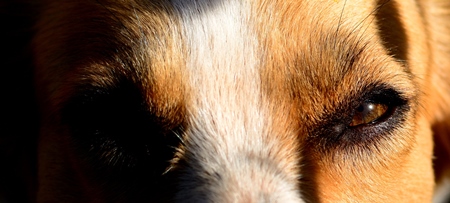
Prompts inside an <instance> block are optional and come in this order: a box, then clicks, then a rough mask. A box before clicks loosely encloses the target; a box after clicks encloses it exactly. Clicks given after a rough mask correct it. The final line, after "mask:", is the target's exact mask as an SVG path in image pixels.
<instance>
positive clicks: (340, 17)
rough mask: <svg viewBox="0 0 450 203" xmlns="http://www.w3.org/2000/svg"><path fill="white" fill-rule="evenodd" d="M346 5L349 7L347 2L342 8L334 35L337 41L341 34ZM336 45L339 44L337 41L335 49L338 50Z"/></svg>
mask: <svg viewBox="0 0 450 203" xmlns="http://www.w3.org/2000/svg"><path fill="white" fill-rule="evenodd" d="M346 5H347V0H345V1H344V5H343V6H342V10H341V15H340V16H339V21H338V25H337V28H336V31H335V33H334V39H336V38H337V36H338V34H339V29H340V28H341V24H342V16H343V15H344V10H345V6H346ZM336 43H337V41H336V40H335V41H334V48H336Z"/></svg>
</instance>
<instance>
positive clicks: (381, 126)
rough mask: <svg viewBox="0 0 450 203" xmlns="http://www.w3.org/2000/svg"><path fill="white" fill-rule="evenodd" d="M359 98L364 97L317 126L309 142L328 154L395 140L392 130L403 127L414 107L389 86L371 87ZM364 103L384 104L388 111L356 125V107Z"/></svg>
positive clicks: (370, 146)
mask: <svg viewBox="0 0 450 203" xmlns="http://www.w3.org/2000/svg"><path fill="white" fill-rule="evenodd" d="M357 98H360V99H357V100H355V102H352V103H351V104H349V105H347V107H345V108H342V110H339V111H338V112H336V113H334V114H333V115H328V116H327V117H326V119H324V120H325V122H323V123H322V124H319V127H316V128H315V129H318V130H316V131H313V132H312V133H311V135H310V136H308V140H309V141H308V143H310V144H311V145H316V147H315V148H317V147H318V148H319V149H318V150H319V151H322V152H324V153H327V154H329V153H332V152H333V151H335V150H340V151H342V150H343V151H348V150H349V149H352V150H354V149H362V150H368V149H371V148H373V146H374V145H375V144H377V143H380V142H382V141H383V140H387V139H391V138H390V135H391V134H392V131H393V130H395V129H397V128H399V126H401V124H402V123H403V122H404V120H405V114H406V113H407V112H408V111H409V109H410V106H409V103H408V100H407V99H405V98H404V97H402V96H401V94H400V93H399V92H398V91H396V90H394V89H393V88H389V87H385V86H378V87H374V88H369V91H367V92H366V93H364V94H360V96H359V97H357ZM364 104H380V105H384V106H385V107H383V108H385V111H384V113H383V114H382V115H380V116H379V117H376V118H375V119H373V120H370V121H369V122H366V123H357V125H353V126H352V123H353V122H354V121H353V119H354V117H355V114H357V110H356V109H357V108H359V107H360V106H361V105H364ZM317 143H319V145H317Z"/></svg>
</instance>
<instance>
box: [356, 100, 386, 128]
mask: <svg viewBox="0 0 450 203" xmlns="http://www.w3.org/2000/svg"><path fill="white" fill-rule="evenodd" d="M387 110H388V106H387V105H385V104H377V103H371V102H365V103H363V104H361V105H359V106H358V107H357V108H356V111H355V113H354V115H353V118H352V121H351V123H350V126H352V127H353V126H359V125H365V124H371V123H373V122H375V121H377V120H378V119H380V118H382V117H383V115H385V114H386V112H387Z"/></svg>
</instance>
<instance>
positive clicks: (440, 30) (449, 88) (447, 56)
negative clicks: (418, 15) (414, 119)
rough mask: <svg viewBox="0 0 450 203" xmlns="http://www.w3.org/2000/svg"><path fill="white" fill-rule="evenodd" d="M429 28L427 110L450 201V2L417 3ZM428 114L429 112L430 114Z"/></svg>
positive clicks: (438, 180) (437, 166)
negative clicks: (429, 57) (449, 188)
mask: <svg viewBox="0 0 450 203" xmlns="http://www.w3.org/2000/svg"><path fill="white" fill-rule="evenodd" d="M418 3H419V6H420V7H421V9H422V11H421V12H422V14H423V17H424V20H425V23H426V25H427V31H428V34H429V36H428V37H429V49H430V50H429V51H430V56H431V62H430V65H429V68H430V70H429V72H428V73H429V75H428V77H429V78H428V83H429V84H430V87H429V89H428V90H429V92H427V91H428V90H426V91H425V92H424V94H425V96H428V97H429V99H430V100H429V103H428V104H430V105H429V106H428V107H430V108H429V109H433V110H432V111H429V112H431V114H432V115H431V116H432V117H433V118H432V119H431V120H432V121H434V122H433V123H432V130H433V133H434V143H435V146H434V156H435V159H434V160H433V164H434V170H435V178H436V183H437V185H438V187H437V190H439V186H440V185H442V184H444V182H443V181H447V183H446V184H447V186H446V187H447V189H446V190H447V191H445V192H444V193H447V194H446V195H447V198H450V194H449V193H450V192H449V191H448V187H450V80H449V78H450V2H448V1H438V0H429V1H418ZM424 108H427V107H424ZM427 111H428V110H427ZM437 192H438V191H437ZM447 201H448V200H447Z"/></svg>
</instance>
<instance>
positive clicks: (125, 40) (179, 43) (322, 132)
mask: <svg viewBox="0 0 450 203" xmlns="http://www.w3.org/2000/svg"><path fill="white" fill-rule="evenodd" d="M39 8H40V9H39V14H38V18H37V19H38V20H37V22H36V26H35V27H36V33H35V35H34V37H33V43H32V47H33V56H34V59H33V60H34V64H35V67H36V69H35V80H36V84H37V85H36V86H37V95H38V101H39V106H40V111H41V115H42V117H41V128H40V134H39V143H38V152H39V154H38V171H39V173H38V180H39V185H38V192H37V198H38V201H63V202H73V201H76V202H78V201H99V202H102V201H105V202H116V201H117V202H124V201H131V202H141V201H149V202H152V201H154V202H161V201H178V202H184V201H187V202H277V201H278V202H340V201H345V202H374V201H376V202H400V201H402V202H404V201H408V200H409V201H418V202H427V201H428V202H429V201H431V198H432V194H433V187H434V179H433V178H434V175H433V168H432V155H433V134H432V131H431V127H432V125H433V124H434V123H435V122H436V120H438V119H439V118H441V120H444V118H445V117H446V115H448V114H447V111H448V110H446V107H445V101H449V100H446V97H448V96H446V95H445V93H444V94H443V93H442V92H440V91H437V90H436V89H438V87H442V86H444V82H442V81H441V79H436V77H434V76H435V75H436V72H439V71H438V70H441V69H439V68H440V67H439V66H438V65H437V64H445V63H447V62H446V61H445V60H448V59H445V57H442V59H441V60H440V62H439V63H438V62H437V60H435V59H434V58H433V57H437V55H439V53H441V52H438V48H436V47H437V46H433V44H432V43H430V40H429V38H430V30H431V29H428V27H427V22H428V20H430V19H431V17H432V15H431V14H427V12H426V11H427V10H425V9H424V8H426V7H425V6H424V4H422V3H416V2H414V1H401V2H400V1H391V2H383V1H343V0H338V1H331V0H323V1H253V2H246V1H237V0H229V1H221V0H209V1H208V0H201V1H190V0H173V1H138V0H136V1H121V2H119V1H103V0H102V1H85V2H77V1H48V2H43V3H42V4H41V5H40V7H39ZM424 16H427V17H429V18H424ZM428 26H429V25H428ZM433 36H434V35H431V38H432V37H433ZM433 50H434V52H433ZM432 52H433V53H436V55H431V53H432ZM443 67H444V66H443ZM438 80H439V81H438ZM432 81H435V82H434V83H432ZM445 88H446V87H445ZM436 112H440V113H441V114H440V115H439V116H440V117H439V116H436V115H437V114H436Z"/></svg>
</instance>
